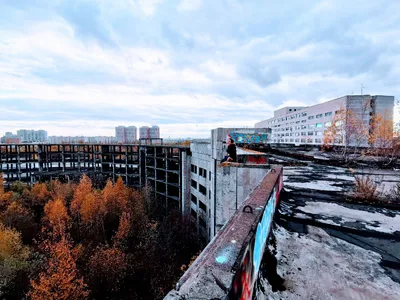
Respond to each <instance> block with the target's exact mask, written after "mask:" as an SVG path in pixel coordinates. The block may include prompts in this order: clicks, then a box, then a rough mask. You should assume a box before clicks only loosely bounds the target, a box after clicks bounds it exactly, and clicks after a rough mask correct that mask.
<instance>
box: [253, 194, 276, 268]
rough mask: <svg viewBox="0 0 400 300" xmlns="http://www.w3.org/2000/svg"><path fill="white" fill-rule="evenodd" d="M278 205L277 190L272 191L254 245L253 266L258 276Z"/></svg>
mask: <svg viewBox="0 0 400 300" xmlns="http://www.w3.org/2000/svg"><path fill="white" fill-rule="evenodd" d="M275 205H276V188H274V190H273V191H272V195H271V197H270V198H269V200H268V204H267V207H266V208H265V210H264V214H263V217H262V219H261V222H260V223H258V226H257V232H256V239H255V243H254V251H253V252H254V256H253V265H254V274H258V271H259V269H260V264H261V259H262V256H263V254H264V249H265V244H266V242H267V237H268V235H269V231H270V229H271V225H272V219H273V217H274V212H275Z"/></svg>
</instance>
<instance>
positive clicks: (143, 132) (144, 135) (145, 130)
mask: <svg viewBox="0 0 400 300" xmlns="http://www.w3.org/2000/svg"><path fill="white" fill-rule="evenodd" d="M139 135H140V138H141V139H148V138H150V136H149V127H148V126H142V127H140V128H139Z"/></svg>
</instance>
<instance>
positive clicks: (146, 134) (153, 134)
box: [140, 126, 160, 139]
mask: <svg viewBox="0 0 400 300" xmlns="http://www.w3.org/2000/svg"><path fill="white" fill-rule="evenodd" d="M140 138H141V139H159V138H160V127H158V126H152V127H148V126H142V127H140Z"/></svg>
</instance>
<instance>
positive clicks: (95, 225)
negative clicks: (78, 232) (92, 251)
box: [79, 193, 107, 239]
mask: <svg viewBox="0 0 400 300" xmlns="http://www.w3.org/2000/svg"><path fill="white" fill-rule="evenodd" d="M106 212H107V211H106V206H105V205H104V201H103V198H102V196H101V194H100V193H96V194H93V193H91V194H88V195H86V197H85V199H84V200H83V202H82V205H81V208H80V211H79V213H80V216H81V220H82V224H83V226H84V227H85V229H86V232H87V233H88V234H89V235H91V236H95V237H96V239H99V238H102V237H103V233H104V218H105V215H106Z"/></svg>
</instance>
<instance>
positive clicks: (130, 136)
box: [115, 126, 137, 144]
mask: <svg viewBox="0 0 400 300" xmlns="http://www.w3.org/2000/svg"><path fill="white" fill-rule="evenodd" d="M115 138H116V140H117V142H118V143H122V144H126V143H128V144H129V143H134V142H136V140H137V128H136V127H135V126H128V127H125V126H118V127H115Z"/></svg>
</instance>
